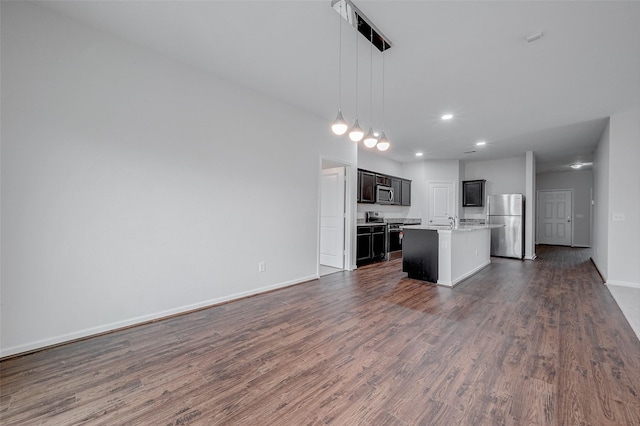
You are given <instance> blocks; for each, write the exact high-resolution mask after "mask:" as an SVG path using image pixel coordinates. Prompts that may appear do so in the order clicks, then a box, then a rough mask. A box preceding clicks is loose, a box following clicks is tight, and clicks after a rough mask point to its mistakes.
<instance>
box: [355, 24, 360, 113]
mask: <svg viewBox="0 0 640 426" xmlns="http://www.w3.org/2000/svg"><path fill="white" fill-rule="evenodd" d="M358 25H360V22H358V23H357V24H356V120H357V119H358V62H359V61H358Z"/></svg>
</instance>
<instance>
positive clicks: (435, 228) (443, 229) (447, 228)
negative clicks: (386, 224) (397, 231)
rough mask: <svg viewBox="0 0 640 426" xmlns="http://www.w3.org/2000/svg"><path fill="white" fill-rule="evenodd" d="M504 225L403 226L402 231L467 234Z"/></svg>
mask: <svg viewBox="0 0 640 426" xmlns="http://www.w3.org/2000/svg"><path fill="white" fill-rule="evenodd" d="M503 226H504V225H458V226H454V227H453V228H451V227H450V226H449V225H404V226H403V227H402V229H425V230H430V231H438V232H469V231H479V230H482V229H492V228H502V227H503Z"/></svg>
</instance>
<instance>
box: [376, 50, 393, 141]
mask: <svg viewBox="0 0 640 426" xmlns="http://www.w3.org/2000/svg"><path fill="white" fill-rule="evenodd" d="M385 50H386V49H383V50H382V131H381V132H380V139H378V144H377V145H376V146H377V148H378V149H379V150H380V151H386V150H387V149H389V147H390V146H391V143H390V142H389V139H387V135H386V134H385V133H384V127H385V121H384V119H385V116H384V51H385Z"/></svg>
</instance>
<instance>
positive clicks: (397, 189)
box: [391, 178, 402, 205]
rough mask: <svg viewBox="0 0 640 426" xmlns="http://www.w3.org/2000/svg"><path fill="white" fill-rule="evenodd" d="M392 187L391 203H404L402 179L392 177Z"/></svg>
mask: <svg viewBox="0 0 640 426" xmlns="http://www.w3.org/2000/svg"><path fill="white" fill-rule="evenodd" d="M391 189H393V201H392V202H391V204H396V205H400V204H401V203H402V179H398V178H391Z"/></svg>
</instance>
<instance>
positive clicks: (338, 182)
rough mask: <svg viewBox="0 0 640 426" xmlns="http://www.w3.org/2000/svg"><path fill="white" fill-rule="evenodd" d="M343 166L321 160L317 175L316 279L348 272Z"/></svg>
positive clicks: (345, 187) (344, 173) (344, 172)
mask: <svg viewBox="0 0 640 426" xmlns="http://www.w3.org/2000/svg"><path fill="white" fill-rule="evenodd" d="M348 170H349V168H348V167H347V166H345V165H342V164H339V163H336V162H332V161H327V160H323V161H322V170H321V175H320V236H319V237H320V238H319V239H320V248H319V265H318V275H319V276H323V275H328V274H331V273H334V272H339V271H343V270H345V269H346V268H347V266H348V262H347V259H346V255H347V253H348V250H347V242H348V240H347V238H346V236H347V235H348V234H347V228H348V223H347V216H348V215H347V202H346V200H347V196H348V190H347V181H348V179H347V173H348Z"/></svg>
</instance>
